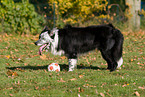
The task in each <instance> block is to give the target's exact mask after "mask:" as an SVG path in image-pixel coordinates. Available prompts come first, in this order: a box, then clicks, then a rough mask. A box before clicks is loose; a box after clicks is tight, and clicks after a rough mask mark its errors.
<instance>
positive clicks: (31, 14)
mask: <svg viewBox="0 0 145 97" xmlns="http://www.w3.org/2000/svg"><path fill="white" fill-rule="evenodd" d="M0 10H1V12H0V20H1V23H0V32H6V33H19V34H22V33H27V34H28V33H30V32H31V33H33V34H35V33H37V32H39V30H41V29H40V27H41V26H40V25H42V24H43V23H44V22H45V21H44V18H43V17H42V16H40V15H39V14H37V13H36V12H35V8H34V6H33V5H32V4H30V3H29V1H28V0H22V2H20V3H14V1H13V0H1V6H0Z"/></svg>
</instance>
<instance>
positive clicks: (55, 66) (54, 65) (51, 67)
mask: <svg viewBox="0 0 145 97" xmlns="http://www.w3.org/2000/svg"><path fill="white" fill-rule="evenodd" d="M48 71H56V72H59V71H60V66H59V64H57V63H51V64H49V65H48Z"/></svg>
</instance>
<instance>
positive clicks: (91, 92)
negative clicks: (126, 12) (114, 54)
mask: <svg viewBox="0 0 145 97" xmlns="http://www.w3.org/2000/svg"><path fill="white" fill-rule="evenodd" d="M123 34H124V37H125V41H124V51H123V59H124V63H123V65H122V67H121V68H120V69H118V70H116V71H114V72H111V73H110V71H109V70H106V68H107V65H106V62H105V61H104V60H103V58H102V57H101V54H100V52H99V51H97V50H95V51H93V52H90V53H88V54H85V55H82V56H80V57H79V58H78V63H77V65H78V69H77V70H75V71H73V72H67V70H68V65H67V64H68V62H67V61H68V60H67V58H66V57H64V56H54V55H52V54H51V53H50V52H43V55H42V56H39V55H38V48H39V47H37V46H35V45H34V44H33V42H34V41H36V39H37V38H38V36H24V35H22V36H17V35H6V34H4V35H0V49H1V50H0V66H1V68H0V78H1V81H0V96H15V97H18V96H20V97H26V96H30V97H32V96H45V97H47V96H53V97H54V96H62V97H68V96H70V97H77V96H82V97H85V96H89V97H97V96H102V97H105V96H106V97H109V96H112V97H119V96H121V97H122V96H127V97H129V96H139V95H140V96H141V97H143V96H144V95H145V92H144V91H145V66H144V65H145V50H144V47H145V39H144V38H145V32H143V31H140V32H136V33H133V32H132V33H128V32H123ZM52 62H57V63H59V64H60V66H61V71H60V72H58V73H56V72H48V71H47V66H48V64H50V63H52Z"/></svg>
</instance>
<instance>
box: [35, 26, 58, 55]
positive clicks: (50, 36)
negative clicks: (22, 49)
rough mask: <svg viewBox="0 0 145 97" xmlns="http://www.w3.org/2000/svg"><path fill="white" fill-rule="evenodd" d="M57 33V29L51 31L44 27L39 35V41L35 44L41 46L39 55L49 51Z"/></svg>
mask: <svg viewBox="0 0 145 97" xmlns="http://www.w3.org/2000/svg"><path fill="white" fill-rule="evenodd" d="M55 31H58V30H57V29H55V28H54V29H53V30H49V29H48V27H47V26H45V27H44V29H43V30H42V32H41V34H40V35H39V40H38V41H36V42H35V45H37V46H41V47H40V48H39V54H40V55H41V53H42V51H43V49H49V46H50V44H51V43H52V41H53V40H54V36H55Z"/></svg>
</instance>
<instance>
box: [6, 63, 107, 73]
mask: <svg viewBox="0 0 145 97" xmlns="http://www.w3.org/2000/svg"><path fill="white" fill-rule="evenodd" d="M59 65H60V68H61V71H63V70H68V65H66V64H59ZM47 67H48V65H45V66H30V65H28V66H16V67H6V69H10V70H19V69H22V70H26V69H30V70H42V69H47ZM77 69H93V70H98V69H99V70H107V69H106V68H99V67H97V66H92V65H90V66H84V65H77Z"/></svg>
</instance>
